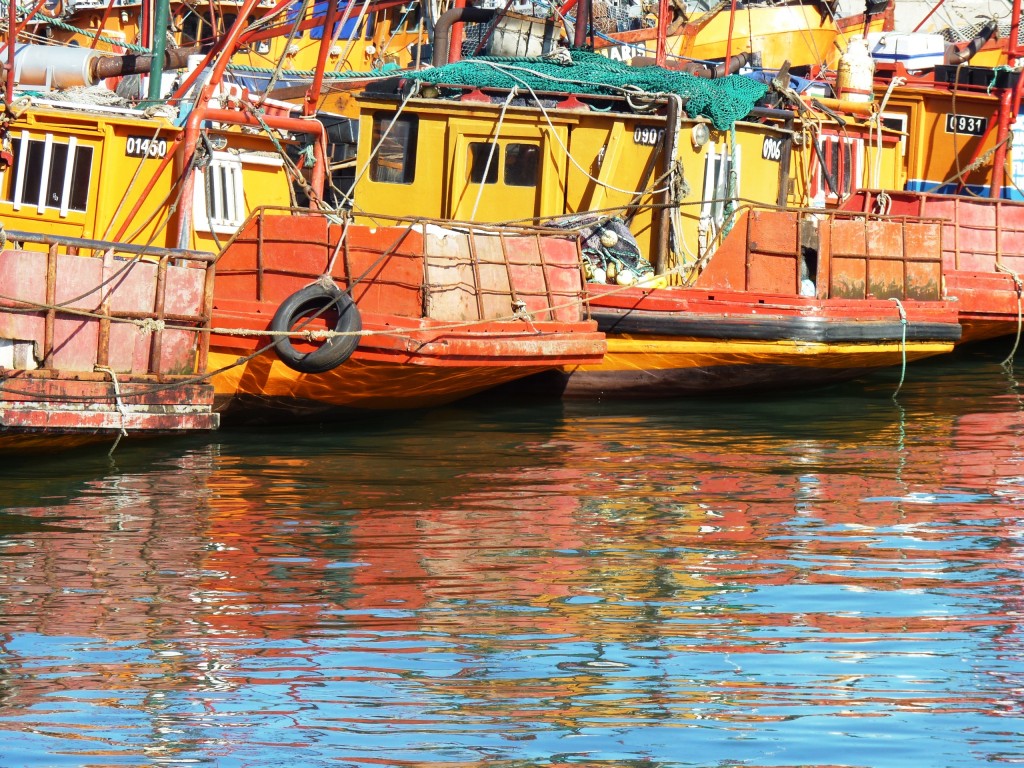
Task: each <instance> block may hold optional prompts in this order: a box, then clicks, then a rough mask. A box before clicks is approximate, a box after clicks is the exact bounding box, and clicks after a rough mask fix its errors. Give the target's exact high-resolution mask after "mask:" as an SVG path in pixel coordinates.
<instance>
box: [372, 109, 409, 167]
mask: <svg viewBox="0 0 1024 768" xmlns="http://www.w3.org/2000/svg"><path fill="white" fill-rule="evenodd" d="M392 122H394V124H393V125H392ZM389 127H390V130H389ZM418 129H419V118H417V117H416V116H415V115H409V116H402V117H399V118H397V119H395V116H394V115H393V114H390V113H389V114H381V115H374V117H373V148H372V150H371V151H373V152H374V155H373V159H372V160H371V161H370V178H371V179H372V180H373V181H383V182H387V183H389V184H412V182H413V180H414V179H415V177H416V141H417V134H418V133H419V130H418ZM385 134H386V135H385Z"/></svg>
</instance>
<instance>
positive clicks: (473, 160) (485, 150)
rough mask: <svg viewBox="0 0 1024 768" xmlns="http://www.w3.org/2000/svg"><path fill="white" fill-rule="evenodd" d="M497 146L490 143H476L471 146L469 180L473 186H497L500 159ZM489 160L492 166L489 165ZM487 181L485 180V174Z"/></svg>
mask: <svg viewBox="0 0 1024 768" xmlns="http://www.w3.org/2000/svg"><path fill="white" fill-rule="evenodd" d="M499 157H500V155H499V153H498V150H497V149H496V147H495V145H494V144H493V143H492V142H489V141H474V142H473V143H471V144H470V145H469V180H470V181H471V182H472V183H473V184H496V183H497V182H498V158H499ZM488 160H490V164H489V165H488V162H487V161H488ZM485 171H486V173H487V179H486V181H485V180H484V172H485Z"/></svg>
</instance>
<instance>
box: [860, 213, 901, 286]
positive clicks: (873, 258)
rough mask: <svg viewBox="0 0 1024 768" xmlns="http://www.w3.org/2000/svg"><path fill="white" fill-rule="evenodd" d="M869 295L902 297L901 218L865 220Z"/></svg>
mask: <svg viewBox="0 0 1024 768" xmlns="http://www.w3.org/2000/svg"><path fill="white" fill-rule="evenodd" d="M864 227H865V236H866V238H867V246H868V285H867V291H868V295H869V296H873V297H874V298H876V299H889V298H897V299H899V298H903V296H904V295H905V285H904V279H903V267H904V255H905V253H906V250H905V248H904V244H903V224H902V222H901V221H900V220H886V219H866V220H865V221H864Z"/></svg>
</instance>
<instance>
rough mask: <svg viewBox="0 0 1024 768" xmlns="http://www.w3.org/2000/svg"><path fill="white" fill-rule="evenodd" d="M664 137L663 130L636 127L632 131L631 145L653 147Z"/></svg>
mask: <svg viewBox="0 0 1024 768" xmlns="http://www.w3.org/2000/svg"><path fill="white" fill-rule="evenodd" d="M664 135H665V129H664V128H650V127H646V126H642V125H638V126H637V127H636V128H634V129H633V143H634V144H644V145H646V146H648V147H653V146H654V145H655V144H657V143H658V142H660V141H661V139H662V137H663V136H664Z"/></svg>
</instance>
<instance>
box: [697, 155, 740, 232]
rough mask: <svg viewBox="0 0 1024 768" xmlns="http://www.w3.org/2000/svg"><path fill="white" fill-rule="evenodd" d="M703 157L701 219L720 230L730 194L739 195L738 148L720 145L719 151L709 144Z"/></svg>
mask: <svg viewBox="0 0 1024 768" xmlns="http://www.w3.org/2000/svg"><path fill="white" fill-rule="evenodd" d="M734 150H735V151H734ZM705 157H706V158H707V160H706V161H705V165H704V202H703V204H702V206H701V218H703V219H705V220H709V221H711V222H713V223H714V226H715V229H720V228H721V227H722V224H723V223H724V222H725V212H726V206H727V205H728V204H729V200H730V193H732V194H734V195H739V185H740V147H738V146H737V147H735V148H730V147H729V146H728V145H727V144H722V146H721V149H719V147H718V145H717V144H709V145H708V151H707V152H706V154H705ZM734 174H735V178H733V176H734ZM732 184H735V187H736V188H735V189H731V186H732Z"/></svg>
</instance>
